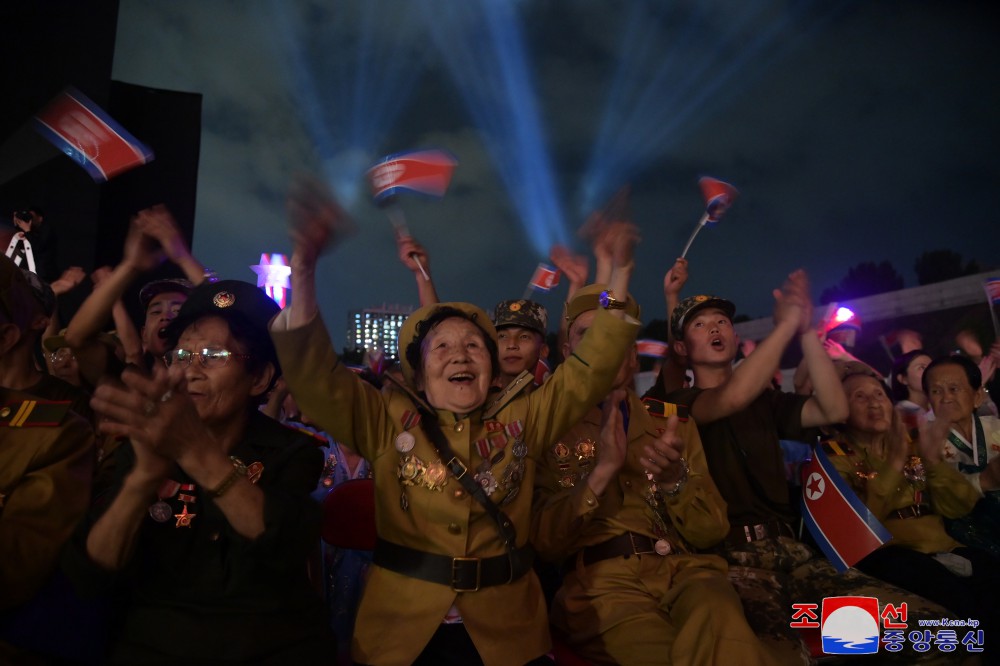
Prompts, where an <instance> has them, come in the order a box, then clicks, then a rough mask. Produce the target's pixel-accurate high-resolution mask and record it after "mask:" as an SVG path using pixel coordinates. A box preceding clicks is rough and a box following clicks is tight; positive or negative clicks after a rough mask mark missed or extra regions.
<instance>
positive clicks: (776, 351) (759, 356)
mask: <svg viewBox="0 0 1000 666" xmlns="http://www.w3.org/2000/svg"><path fill="white" fill-rule="evenodd" d="M808 286H809V284H808V280H807V279H806V275H805V272H804V271H801V270H798V271H795V272H794V273H792V274H791V275H789V276H788V279H787V280H785V283H784V284H783V285H782V287H781V289H775V290H774V292H773V295H774V301H775V303H774V329H773V330H772V331H771V332H770V333H769V334H768V335H767V337H765V338H764V339H763V340H761V342H760V344H758V345H757V348H756V349H755V350H754V352H753V353H752V354H750V356H748V357H747V358H746V359H745V360H744V361H743V362H742V363H740V364H739V366H737V367H736V368H735V369H733V370H732V373H731V375H729V376H728V379H726V380H724V381H722V382H720V383H718V384H716V385H714V386H711V387H705V390H704V391H702V393H701V394H700V395H699V396H698V399H697V400H696V401H695V402H694V404H693V405H691V416H692V417H694V419H695V421H696V422H697V423H699V424H706V423H711V422H713V421H717V420H719V419H722V418H725V417H727V416H729V415H731V414H734V413H736V412H738V411H741V410H743V409H745V408H746V407H747V406H748V405H749V404H750V403H751V402H753V401H754V400H755V399H756V398H757V396H759V395H760V394H761V393H762V392H763V391H764V389H766V388H767V387H768V386H770V384H771V378H772V377H774V372H775V370H777V369H778V365H779V363H780V362H781V355H782V354H783V353H784V350H785V347H787V346H788V343H789V342H790V341H791V340H792V338H794V337H795V335H796V334H798V333H799V332H800V330H801V329H802V328H803V320H804V319H805V318H806V317H810V316H811V308H810V304H809V301H808ZM842 393H843V392H841V394H842ZM841 397H842V399H843V396H841ZM845 411H846V409H845Z"/></svg>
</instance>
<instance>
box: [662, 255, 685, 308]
mask: <svg viewBox="0 0 1000 666" xmlns="http://www.w3.org/2000/svg"><path fill="white" fill-rule="evenodd" d="M687 280H688V260H687V259H685V258H684V257H678V259H677V260H676V261H675V262H674V265H673V266H671V267H670V270H668V271H667V273H666V275H664V276H663V295H664V296H665V297H667V298H668V299H669V298H671V297H673V298H674V299H678V298H679V296H680V293H681V289H683V288H684V285H685V284H687Z"/></svg>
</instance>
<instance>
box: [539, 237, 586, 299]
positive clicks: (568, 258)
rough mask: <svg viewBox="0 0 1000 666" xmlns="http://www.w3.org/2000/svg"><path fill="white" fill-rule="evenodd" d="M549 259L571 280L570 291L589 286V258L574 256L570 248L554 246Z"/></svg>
mask: <svg viewBox="0 0 1000 666" xmlns="http://www.w3.org/2000/svg"><path fill="white" fill-rule="evenodd" d="M549 259H550V260H551V261H552V263H553V264H555V266H556V268H558V269H559V270H561V271H562V272H563V275H565V276H566V279H567V280H569V284H570V289H571V290H572V289H579V288H580V287H582V286H584V285H585V284H587V274H588V273H589V272H590V266H589V262H588V261H587V258H586V257H584V256H582V255H579V254H573V253H572V252H571V251H570V249H569V248H567V247H565V246H562V245H553V246H552V250H551V251H550V252H549Z"/></svg>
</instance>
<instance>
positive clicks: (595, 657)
mask: <svg viewBox="0 0 1000 666" xmlns="http://www.w3.org/2000/svg"><path fill="white" fill-rule="evenodd" d="M551 620H552V623H553V624H554V625H555V626H556V628H557V629H559V630H560V631H562V632H563V634H564V635H565V637H566V640H567V642H568V643H569V645H570V646H571V647H572V648H573V649H574V651H576V653H577V654H578V655H579V656H581V657H583V658H584V659H588V660H590V661H592V662H594V663H597V664H622V665H623V666H645V665H649V666H654V665H655V666H664V665H666V664H672V665H673V666H687V665H696V664H697V665H704V664H720V665H723V664H724V665H727V666H728V665H731V664H741V666H743V665H745V666H752V665H754V664H771V663H773V662H772V660H771V658H770V656H769V655H768V654H767V653H766V652H765V650H764V648H763V647H762V645H761V644H760V642H759V641H758V640H757V637H756V636H755V635H754V633H753V631H751V629H750V627H749V625H747V622H746V618H745V617H744V616H743V609H742V606H741V605H740V599H739V597H738V596H737V594H736V591H735V590H734V589H733V587H732V585H731V584H730V583H729V581H728V579H727V577H726V564H725V562H724V561H723V560H722V559H721V558H718V557H716V556H714V555H673V556H668V557H661V556H659V555H640V556H632V557H629V558H627V559H626V558H623V557H617V558H612V559H608V560H604V561H601V562H596V563H594V564H592V565H591V566H589V567H586V568H585V567H583V565H582V563H578V564H577V567H576V570H574V571H571V572H569V574H568V575H567V576H566V578H565V580H564V581H563V586H562V588H561V589H560V590H559V593H558V594H557V595H556V599H555V603H554V604H553V608H552V613H551Z"/></svg>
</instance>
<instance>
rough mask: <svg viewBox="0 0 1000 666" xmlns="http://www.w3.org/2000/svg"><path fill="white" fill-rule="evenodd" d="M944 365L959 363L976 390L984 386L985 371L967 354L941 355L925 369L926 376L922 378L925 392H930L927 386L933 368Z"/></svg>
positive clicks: (921, 382) (921, 383) (921, 381)
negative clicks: (981, 370) (980, 369)
mask: <svg viewBox="0 0 1000 666" xmlns="http://www.w3.org/2000/svg"><path fill="white" fill-rule="evenodd" d="M942 365H957V366H958V367H960V368H962V370H964V371H965V376H966V377H967V378H968V379H969V386H971V387H972V389H973V390H974V391H978V390H979V389H981V388H982V387H983V373H982V372H980V371H979V366H978V365H976V364H975V363H973V362H972V360H971V359H970V358H969V357H967V356H962V355H961V354H951V355H949V356H939V357H938V358H936V359H934V360H933V361H931V362H930V365H928V366H927V368H926V369H924V376H923V377H922V378H921V380H920V385H921V386H922V387H923V389H924V393H928V394H929V393H930V391H929V390H928V388H927V377H928V376H930V374H931V370H933V369H934V368H939V367H941V366H942Z"/></svg>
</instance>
